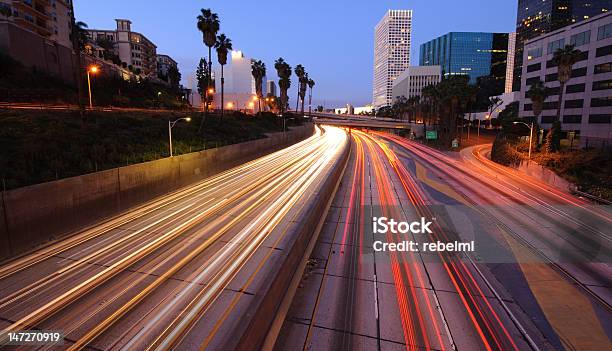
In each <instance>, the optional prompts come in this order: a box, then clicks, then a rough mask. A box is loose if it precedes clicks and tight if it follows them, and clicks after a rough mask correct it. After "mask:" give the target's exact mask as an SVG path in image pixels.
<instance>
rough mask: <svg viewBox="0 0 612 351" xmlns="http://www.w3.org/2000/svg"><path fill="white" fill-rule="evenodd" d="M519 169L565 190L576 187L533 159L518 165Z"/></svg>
mask: <svg viewBox="0 0 612 351" xmlns="http://www.w3.org/2000/svg"><path fill="white" fill-rule="evenodd" d="M517 170H518V171H519V172H522V173H525V174H527V175H529V176H532V177H534V178H537V179H539V180H541V181H543V182H544V183H546V184H548V185H551V186H554V187H555V188H557V189H560V190H563V191H568V189H571V188H575V187H574V186H573V185H572V183H570V182H568V181H567V180H565V179H563V178H561V177H560V176H558V175H557V174H556V173H555V172H553V171H551V170H550V169H548V168H546V167H543V166H541V165H539V164H537V163H535V162H533V161H531V162H526V161H524V162H522V163H521V165H520V166H519V167H517Z"/></svg>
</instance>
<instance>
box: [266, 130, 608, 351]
mask: <svg viewBox="0 0 612 351" xmlns="http://www.w3.org/2000/svg"><path fill="white" fill-rule="evenodd" d="M351 139H352V140H351V142H352V153H351V158H350V163H349V168H348V169H347V172H346V173H345V176H344V178H343V180H342V188H341V189H340V191H339V192H338V194H337V195H336V198H335V200H334V205H333V207H332V210H331V211H330V213H329V215H328V217H327V219H326V222H325V226H324V228H323V231H322V233H321V235H320V237H319V240H318V242H317V246H316V247H315V250H314V251H313V254H312V256H311V260H310V265H309V269H308V271H307V272H306V273H305V274H304V276H303V277H302V283H301V289H300V290H299V291H298V292H297V294H296V297H295V299H294V301H293V303H292V306H291V308H290V309H289V312H288V315H287V318H286V320H285V323H284V325H283V328H282V330H281V333H280V336H279V339H278V340H277V343H276V345H275V346H276V349H278V350H285V349H295V350H298V349H302V350H307V349H317V350H354V349H357V350H376V349H378V350H395V349H397V350H400V349H410V350H413V349H418V350H453V349H458V350H530V349H531V350H564V349H567V350H602V349H606V348H608V347H609V346H610V338H611V335H612V326H611V325H610V322H611V321H612V314H611V311H612V310H611V309H610V302H611V296H612V290H611V289H612V284H611V282H610V277H612V271H611V268H610V263H611V262H612V256H611V255H612V250H611V243H610V233H611V231H610V228H611V223H610V222H611V218H612V216H611V213H610V209H609V208H606V207H602V206H595V205H593V204H591V203H589V202H587V201H585V200H583V199H580V198H576V197H574V196H572V195H570V194H569V193H567V192H564V191H562V190H558V189H555V188H552V187H550V186H548V185H546V184H544V183H542V182H540V181H537V180H535V179H532V178H530V177H526V176H524V175H521V174H519V173H517V172H515V171H512V170H510V169H508V168H506V167H502V166H499V165H497V164H495V163H492V162H491V161H490V160H488V159H487V158H486V155H485V154H486V148H485V147H482V146H477V147H473V148H469V149H466V150H464V151H463V152H462V153H461V154H460V155H458V154H457V153H449V154H447V153H442V152H439V151H436V150H434V149H431V148H429V147H426V146H423V145H421V144H418V143H415V142H411V141H408V140H406V139H404V138H400V137H397V136H395V135H393V134H388V133H382V132H373V133H371V134H366V133H363V132H360V131H353V132H352V135H351ZM381 215H384V216H386V217H389V218H394V219H397V220H398V221H408V222H411V221H414V220H417V219H418V218H420V217H425V218H428V219H432V222H433V226H432V227H433V228H434V230H433V232H434V233H433V234H432V235H420V234H417V235H415V234H386V235H382V234H374V233H373V232H372V230H371V229H369V228H370V226H371V221H372V218H373V217H380V216H381ZM376 240H383V241H385V242H391V243H393V242H401V241H404V240H411V241H414V242H417V243H418V244H423V243H425V242H435V241H442V242H454V241H461V242H467V241H471V240H473V241H474V242H475V245H476V250H475V252H464V253H445V252H436V253H430V252H422V251H419V252H411V251H409V252H393V251H387V252H375V251H373V249H372V245H373V242H374V241H376Z"/></svg>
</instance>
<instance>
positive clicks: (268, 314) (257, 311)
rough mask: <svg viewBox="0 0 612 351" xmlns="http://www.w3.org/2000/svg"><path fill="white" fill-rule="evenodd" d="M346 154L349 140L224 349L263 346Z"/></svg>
mask: <svg viewBox="0 0 612 351" xmlns="http://www.w3.org/2000/svg"><path fill="white" fill-rule="evenodd" d="M349 153H350V142H349V143H347V145H346V148H345V149H344V152H343V155H342V157H341V158H340V161H339V162H338V163H337V164H336V166H335V168H334V170H333V171H332V172H331V173H330V174H329V176H328V177H327V178H326V179H325V181H324V182H323V184H322V186H321V187H319V189H318V190H317V193H316V194H315V196H313V198H312V199H311V201H310V203H309V205H308V207H307V208H305V210H304V211H302V214H301V215H300V216H299V217H298V218H297V219H296V223H298V225H297V226H296V227H295V228H296V231H295V232H294V233H291V234H292V235H291V240H290V241H289V242H288V244H287V245H286V247H287V248H288V249H287V250H283V252H282V254H281V255H280V256H279V257H278V258H277V260H276V262H274V263H273V264H272V265H273V266H274V267H279V268H278V270H276V271H271V272H270V273H269V274H268V276H267V277H266V278H264V281H265V283H263V284H262V286H261V288H260V289H259V290H258V291H257V293H256V294H255V299H258V300H259V301H258V302H257V303H254V304H251V306H250V307H249V310H248V311H247V312H246V313H245V316H248V317H250V318H245V320H244V321H243V322H242V323H241V325H240V326H239V327H238V328H237V330H235V332H234V333H233V335H234V336H235V335H242V336H241V337H240V338H239V339H238V338H236V337H232V338H230V340H228V341H227V345H226V346H227V347H226V349H228V350H236V351H242V350H245V351H246V350H259V349H261V347H262V346H263V343H264V340H265V338H266V336H267V334H268V332H269V330H270V327H271V326H272V323H273V321H274V319H275V317H276V315H277V313H278V311H279V308H280V307H281V303H282V302H283V298H284V297H285V294H287V291H288V290H289V287H290V284H291V281H292V279H293V277H294V276H295V275H299V276H300V277H301V276H302V273H303V272H298V268H299V267H300V263H301V262H302V259H303V258H304V257H305V255H306V257H310V252H307V248H308V244H309V243H310V241H311V240H315V241H316V240H317V238H316V237H313V233H315V232H316V228H317V226H318V224H319V222H320V221H321V220H322V219H323V218H325V216H326V215H327V210H328V203H329V201H330V200H331V199H333V197H334V196H335V195H336V194H335V189H336V185H337V184H338V182H339V181H340V179H341V178H342V175H343V171H344V169H345V165H346V163H347V162H348V158H349ZM255 299H254V300H255Z"/></svg>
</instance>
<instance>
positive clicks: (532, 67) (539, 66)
mask: <svg viewBox="0 0 612 351" xmlns="http://www.w3.org/2000/svg"><path fill="white" fill-rule="evenodd" d="M540 69H542V63H534V64H533V65H529V66H527V73H529V72H535V71H539V70H540Z"/></svg>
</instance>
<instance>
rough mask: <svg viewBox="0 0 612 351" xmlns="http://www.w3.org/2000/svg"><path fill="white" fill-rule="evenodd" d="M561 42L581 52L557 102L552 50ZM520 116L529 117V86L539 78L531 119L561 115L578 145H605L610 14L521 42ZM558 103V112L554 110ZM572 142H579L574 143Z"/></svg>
mask: <svg viewBox="0 0 612 351" xmlns="http://www.w3.org/2000/svg"><path fill="white" fill-rule="evenodd" d="M566 44H571V45H574V46H575V48H576V49H577V50H580V51H581V54H580V56H579V58H578V62H576V63H575V64H574V65H573V67H572V68H573V69H572V74H571V78H570V80H569V81H568V82H567V83H566V85H565V92H564V95H563V101H561V102H560V101H559V96H560V84H559V82H558V80H557V79H558V72H557V71H558V69H557V65H556V64H555V62H554V61H553V60H552V58H553V55H554V52H555V51H556V50H557V48H559V47H563V46H565V45H566ZM523 62H524V63H525V64H524V65H523V72H522V75H521V76H522V77H521V89H520V98H519V100H520V104H519V116H520V117H526V118H533V116H534V115H533V102H532V101H531V99H530V98H529V97H528V94H527V91H528V90H529V88H530V86H531V85H532V84H534V83H536V82H538V81H543V82H545V83H544V84H545V85H546V87H547V88H548V89H549V95H550V96H549V97H548V98H547V99H546V100H545V101H544V104H543V111H542V112H541V115H540V116H538V120H536V122H537V123H538V124H539V125H540V126H542V128H544V129H549V128H550V127H551V125H552V123H553V122H554V121H555V120H556V119H557V118H560V121H561V122H562V128H563V131H566V132H568V133H567V134H568V137H567V138H568V139H570V140H573V139H579V140H580V141H579V144H580V145H582V146H589V145H590V146H593V145H596V144H606V145H609V144H610V140H612V113H611V112H612V13H603V14H600V15H598V16H593V17H591V18H589V19H587V20H584V21H582V22H580V23H575V24H571V25H568V26H565V27H563V28H561V29H558V30H556V31H553V32H550V33H547V34H545V35H541V36H539V37H537V38H534V39H531V40H528V41H527V42H525V44H524V54H523ZM559 105H561V109H560V111H559V112H560V116H557V109H558V107H559ZM575 145H578V143H577V142H576V143H575Z"/></svg>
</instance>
